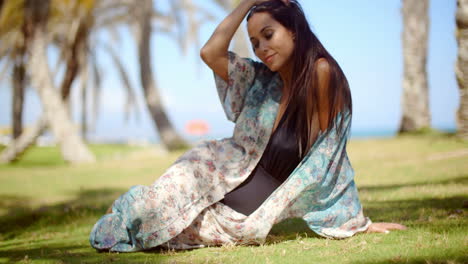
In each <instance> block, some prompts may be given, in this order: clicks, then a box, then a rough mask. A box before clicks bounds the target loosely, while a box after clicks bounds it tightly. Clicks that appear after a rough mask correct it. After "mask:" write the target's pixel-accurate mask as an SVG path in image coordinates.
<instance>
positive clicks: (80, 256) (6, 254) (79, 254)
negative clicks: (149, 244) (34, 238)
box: [0, 245, 171, 263]
mask: <svg viewBox="0 0 468 264" xmlns="http://www.w3.org/2000/svg"><path fill="white" fill-rule="evenodd" d="M170 257H171V256H170V255H169V254H145V253H143V252H138V253H131V254H115V253H98V252H97V251H94V250H93V249H91V247H89V246H63V245H47V246H43V247H35V248H28V249H13V250H6V251H2V250H1V249H0V259H7V260H8V262H9V263H16V262H21V263H23V262H24V263H30V261H37V260H41V261H50V262H52V263H163V262H165V263H166V262H169V260H170ZM169 263H170V262H169Z"/></svg>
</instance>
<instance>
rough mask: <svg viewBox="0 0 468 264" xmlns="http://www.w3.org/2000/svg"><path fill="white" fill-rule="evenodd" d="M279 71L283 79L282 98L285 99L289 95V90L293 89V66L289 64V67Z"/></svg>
mask: <svg viewBox="0 0 468 264" xmlns="http://www.w3.org/2000/svg"><path fill="white" fill-rule="evenodd" d="M278 72H279V75H280V77H281V80H282V81H283V87H282V94H283V96H282V98H283V99H285V98H287V97H288V96H289V92H290V90H291V79H292V78H291V77H292V67H291V66H289V65H288V67H284V68H283V69H281V70H279V71H278Z"/></svg>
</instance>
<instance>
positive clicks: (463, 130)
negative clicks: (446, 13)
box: [455, 0, 468, 140]
mask: <svg viewBox="0 0 468 264" xmlns="http://www.w3.org/2000/svg"><path fill="white" fill-rule="evenodd" d="M456 21H457V34H456V36H457V42H458V59H457V64H456V69H455V72H456V76H457V82H458V87H459V89H460V106H459V108H458V111H457V127H458V131H457V134H458V135H459V136H460V137H461V138H463V139H465V140H468V0H458V1H457V16H456Z"/></svg>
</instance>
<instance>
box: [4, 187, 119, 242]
mask: <svg viewBox="0 0 468 264" xmlns="http://www.w3.org/2000/svg"><path fill="white" fill-rule="evenodd" d="M122 193H124V190H121V189H98V190H81V191H79V192H78V194H77V196H76V198H75V199H73V200H70V201H66V202H63V203H59V204H55V205H52V206H43V207H40V208H38V209H32V208H31V199H30V198H26V197H22V196H12V195H0V201H1V202H0V209H1V211H2V212H3V215H2V217H1V218H0V234H1V238H2V240H6V239H13V238H15V237H18V236H21V235H22V234H23V233H25V232H32V231H38V230H41V229H43V228H44V227H46V226H54V227H60V226H65V225H68V224H70V223H73V222H77V221H79V220H81V219H86V218H93V217H96V218H97V217H99V216H100V215H103V214H104V212H105V211H106V209H107V208H108V207H109V206H110V205H111V203H112V202H113V201H114V200H115V199H116V198H117V197H118V196H119V195H121V194H122Z"/></svg>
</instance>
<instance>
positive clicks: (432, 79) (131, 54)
mask: <svg viewBox="0 0 468 264" xmlns="http://www.w3.org/2000/svg"><path fill="white" fill-rule="evenodd" d="M198 2H199V3H202V4H204V5H206V8H208V9H210V10H213V11H214V12H215V14H216V15H217V18H216V20H215V21H212V22H207V23H206V24H204V25H203V27H202V30H201V34H200V44H201V45H202V44H203V43H204V42H205V41H206V40H207V39H208V38H209V36H210V35H211V33H212V32H213V30H214V29H215V27H216V26H217V23H219V22H220V21H221V20H222V18H223V17H224V16H225V15H226V13H225V12H223V11H222V10H221V9H220V8H217V7H216V6H214V5H213V4H211V3H210V1H198ZM300 2H301V4H302V5H303V8H304V11H305V13H306V15H307V17H308V19H309V23H310V24H311V26H312V28H313V31H314V32H315V33H316V34H317V36H318V37H319V39H320V40H321V41H322V43H323V44H324V46H325V47H326V48H327V49H328V50H329V52H330V53H331V54H332V56H333V57H334V58H335V59H336V60H337V61H338V63H339V64H340V66H341V67H342V69H343V71H344V72H345V74H346V76H347V78H348V81H349V83H350V87H351V91H352V96H353V105H354V116H353V128H352V129H353V133H354V134H355V135H359V134H360V133H361V134H362V133H364V132H365V133H369V134H372V133H376V134H378V133H381V132H387V133H392V132H395V131H396V130H397V128H398V124H399V121H400V114H401V109H400V108H401V106H400V96H401V91H402V87H401V83H402V73H403V67H402V63H403V58H402V49H401V46H402V45H401V32H402V18H401V11H400V9H401V1H400V0H379V1H375V0H360V1H347V0H333V1H319V0H314V1H311V0H308V1H300ZM455 8H456V1H455V0H452V1H447V0H433V1H431V4H430V34H429V54H428V65H427V70H428V76H429V90H430V108H431V114H432V124H433V127H436V128H441V129H453V128H455V112H456V109H457V107H458V100H459V99H458V88H457V84H456V80H455V75H454V65H455V61H456V53H457V50H456V48H457V46H456V40H455V18H454V16H455ZM99 38H101V39H103V40H110V37H109V36H107V35H105V34H102V36H99ZM121 39H122V40H121V41H120V43H119V45H118V46H117V47H118V50H119V54H120V55H121V56H122V58H123V60H124V62H125V65H126V67H127V68H128V69H129V71H130V72H131V79H132V81H133V84H134V86H135V88H137V92H138V94H140V95H141V93H140V88H139V82H138V77H137V76H138V75H137V67H136V66H137V64H136V63H137V57H136V53H135V50H136V48H135V46H134V43H133V41H132V40H131V37H130V35H129V33H128V32H127V31H125V30H122V31H121ZM152 47H153V67H154V72H155V75H156V78H157V81H158V87H159V89H160V93H161V95H162V97H163V100H164V104H165V106H166V108H167V111H168V113H169V115H170V118H171V120H172V121H173V123H174V125H175V126H176V128H177V129H178V130H179V131H180V132H181V133H182V134H183V135H184V136H187V135H186V134H184V131H183V130H184V126H185V124H186V122H187V121H189V120H192V119H203V120H206V121H207V122H208V123H209V125H210V127H211V133H210V135H209V136H210V137H225V136H230V135H231V133H232V128H233V124H232V123H230V122H229V121H227V120H226V119H225V116H224V113H223V110H222V108H221V106H220V103H219V101H218V96H217V94H216V90H215V86H214V81H213V75H212V72H211V70H210V69H209V68H208V67H207V66H205V65H204V64H203V62H202V61H201V60H200V59H199V56H198V49H196V48H193V47H191V48H190V50H188V52H187V53H186V54H182V53H181V50H180V48H179V47H178V46H177V44H176V43H175V42H174V41H173V40H172V39H169V38H168V37H167V36H164V35H159V34H155V35H154V37H153V41H152ZM98 57H99V60H100V64H101V66H102V67H103V68H104V69H105V78H104V82H103V96H102V101H101V114H100V116H99V117H98V121H97V123H96V127H95V128H94V130H93V132H92V136H93V137H95V138H99V139H109V140H125V139H132V138H138V139H142V138H148V139H150V140H155V139H156V138H157V134H156V132H155V129H154V127H153V124H152V122H151V121H150V119H149V117H148V114H147V112H146V109H145V107H144V104H143V100H142V98H141V96H140V98H139V113H140V114H141V116H140V118H136V116H135V115H132V116H131V117H130V119H129V120H128V121H127V122H125V121H124V114H123V113H122V109H123V105H124V103H125V100H124V98H125V94H124V90H123V88H122V84H121V83H120V81H119V78H118V75H117V74H116V72H115V71H114V70H113V69H112V66H111V65H110V62H109V60H108V59H107V58H106V55H105V54H104V51H102V50H98ZM77 88H78V87H77ZM77 92H78V89H75V91H74V95H73V97H74V100H73V102H74V105H75V106H77V107H75V109H76V110H79V109H78V108H79V107H78V102H77V101H76V97H77V95H78V93H77ZM10 97H11V96H10V87H9V85H8V83H6V82H5V81H3V82H2V83H1V84H0V113H1V114H0V127H5V126H9V124H10V118H11V117H10V115H11V114H10V113H11V112H10V108H11V99H10ZM26 100H27V102H26V113H25V122H26V125H28V124H32V123H33V122H34V120H36V119H37V117H38V116H39V113H40V103H39V102H38V100H37V97H36V95H35V93H34V92H33V91H29V92H28V95H27V99H26ZM76 112H78V111H76ZM74 116H75V120H77V121H78V120H79V118H78V115H77V113H75V115H74ZM109 132H111V133H109Z"/></svg>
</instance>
